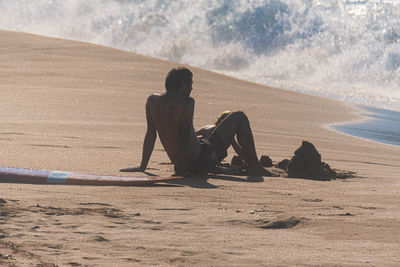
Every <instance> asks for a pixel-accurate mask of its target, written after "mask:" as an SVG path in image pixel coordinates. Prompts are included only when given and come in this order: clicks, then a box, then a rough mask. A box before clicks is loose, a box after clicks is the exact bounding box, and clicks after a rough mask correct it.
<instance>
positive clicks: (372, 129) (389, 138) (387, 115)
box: [329, 106, 400, 147]
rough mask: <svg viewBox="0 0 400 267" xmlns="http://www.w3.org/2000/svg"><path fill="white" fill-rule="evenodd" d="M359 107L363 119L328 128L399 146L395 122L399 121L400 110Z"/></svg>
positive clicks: (397, 126) (399, 138) (399, 131)
mask: <svg viewBox="0 0 400 267" xmlns="http://www.w3.org/2000/svg"><path fill="white" fill-rule="evenodd" d="M359 107H360V108H361V109H362V111H363V112H361V113H360V115H361V116H363V117H364V119H362V120H361V121H353V122H347V123H340V124H334V125H330V126H329V128H331V129H332V130H334V131H339V132H341V133H343V134H346V135H350V136H355V137H358V138H361V139H363V140H368V141H372V142H377V143H380V144H385V145H390V146H394V147H399V146H400V126H399V124H398V123H396V122H398V121H400V112H398V111H393V110H387V109H382V108H376V107H371V106H359Z"/></svg>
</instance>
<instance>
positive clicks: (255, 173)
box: [247, 167, 278, 177]
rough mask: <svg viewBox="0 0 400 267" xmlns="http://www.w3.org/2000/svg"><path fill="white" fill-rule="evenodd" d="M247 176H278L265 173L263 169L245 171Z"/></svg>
mask: <svg viewBox="0 0 400 267" xmlns="http://www.w3.org/2000/svg"><path fill="white" fill-rule="evenodd" d="M247 175H248V176H269V177H277V176H278V175H276V174H274V173H272V172H269V171H267V170H266V169H264V168H263V167H260V168H256V169H248V171H247Z"/></svg>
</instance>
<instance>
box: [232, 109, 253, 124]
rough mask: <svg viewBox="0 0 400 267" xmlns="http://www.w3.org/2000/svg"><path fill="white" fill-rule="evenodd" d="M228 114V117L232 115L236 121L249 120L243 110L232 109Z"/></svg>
mask: <svg viewBox="0 0 400 267" xmlns="http://www.w3.org/2000/svg"><path fill="white" fill-rule="evenodd" d="M229 116H230V117H231V116H232V118H234V119H235V120H237V121H245V122H247V123H248V122H249V119H248V118H247V116H246V114H245V113H244V112H243V111H234V112H232V113H231V114H230V115H229Z"/></svg>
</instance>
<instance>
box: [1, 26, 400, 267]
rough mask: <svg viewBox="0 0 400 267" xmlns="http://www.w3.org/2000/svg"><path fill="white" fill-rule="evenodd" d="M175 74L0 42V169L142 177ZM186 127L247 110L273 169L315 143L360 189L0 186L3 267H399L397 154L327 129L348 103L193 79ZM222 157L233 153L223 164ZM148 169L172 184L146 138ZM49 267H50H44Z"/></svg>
mask: <svg viewBox="0 0 400 267" xmlns="http://www.w3.org/2000/svg"><path fill="white" fill-rule="evenodd" d="M174 66H176V64H175V63H171V62H164V61H160V60H156V59H152V58H149V57H144V56H140V55H136V54H133V53H127V52H122V51H118V50H115V49H110V48H105V47H100V46H95V45H90V44H85V43H80V42H73V41H66V40H59V39H52V38H45V37H39V36H34V35H28V34H22V33H13V32H7V31H0V101H1V104H0V114H1V117H0V120H1V124H0V145H1V150H0V153H1V154H0V155H1V165H2V166H12V167H22V168H36V169H50V170H64V171H75V172H87V173H98V174H111V175H126V174H124V173H119V169H121V168H126V167H131V166H135V165H138V164H139V163H140V159H141V146H142V140H143V137H144V133H145V130H146V128H145V118H144V102H145V100H146V98H147V96H148V95H149V94H150V93H153V92H163V84H164V78H165V75H166V73H167V72H168V71H169V69H170V68H172V67H174ZM191 69H192V70H193V72H194V91H193V97H194V98H195V99H196V110H195V126H196V127H199V126H201V125H204V124H208V123H211V122H213V121H214V119H215V117H216V116H217V115H218V113H219V112H221V111H223V110H235V109H241V110H244V111H245V112H246V113H247V114H248V116H249V118H250V121H251V125H252V128H253V130H254V135H255V141H256V146H257V150H258V153H259V154H260V155H261V154H266V155H269V156H270V157H271V158H272V159H273V160H274V161H278V160H281V159H283V158H289V157H291V155H292V153H293V151H294V150H295V149H296V148H297V147H298V146H299V145H300V144H301V141H302V140H308V141H310V142H312V143H313V144H314V145H315V146H316V147H317V149H318V150H319V151H320V153H321V154H322V158H323V161H326V162H328V163H329V164H330V165H331V166H332V167H334V168H339V169H345V170H351V171H354V172H356V173H357V176H358V177H357V178H352V179H347V180H335V181H330V182H319V181H310V180H302V179H285V178H268V177H265V178H264V179H263V180H256V181H251V180H248V179H247V178H246V177H239V176H229V175H225V176H223V175H210V178H209V179H208V180H199V179H197V180H196V179H187V180H185V181H183V182H181V183H180V184H166V185H159V186H154V187H90V186H83V187H79V186H40V185H25V184H5V183H3V184H0V224H1V227H0V265H5V266H7V265H9V266H14V265H16V266H32V265H33V266H34V265H36V264H39V265H40V264H43V265H45V266H52V265H53V264H54V265H58V266H109V265H117V266H132V265H137V266H143V265H202V266H209V265H214V266H215V265H218V266H221V265H222V266H232V265H245V266H259V265H294V264H298V265H377V266H382V265H392V266H395V265H398V264H400V256H398V255H399V253H398V252H399V251H400V245H399V244H400V228H399V227H398V226H399V225H400V198H399V192H400V183H399V179H398V177H399V176H400V163H399V158H400V149H399V148H398V147H392V146H386V145H381V144H377V143H373V142H369V141H364V140H361V139H358V138H354V137H349V136H346V135H342V134H340V133H336V132H333V131H330V130H328V129H327V125H328V124H332V123H338V122H343V121H348V120H355V119H360V116H359V115H357V113H356V112H357V109H356V108H355V107H351V106H348V105H347V104H344V103H340V102H336V101H332V100H327V99H323V98H319V97H313V96H308V95H303V94H298V93H293V92H287V91H283V90H279V89H275V88H269V87H265V86H260V85H256V84H252V83H249V82H245V81H240V80H236V79H233V78H229V77H226V76H222V75H218V74H215V73H211V72H208V71H204V70H200V69H196V68H191ZM231 156H232V153H230V156H228V157H229V158H230V157H231ZM149 167H150V169H149V170H148V171H149V172H150V173H153V174H157V175H171V174H172V173H173V172H172V166H171V165H170V164H169V160H168V158H167V156H166V154H165V152H164V151H163V149H162V146H161V145H160V142H159V141H157V143H156V147H155V151H154V152H153V155H152V158H151V161H150V164H149ZM46 264H48V265H46Z"/></svg>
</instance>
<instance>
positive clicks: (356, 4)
mask: <svg viewBox="0 0 400 267" xmlns="http://www.w3.org/2000/svg"><path fill="white" fill-rule="evenodd" d="M399 14H400V5H399V4H397V2H396V1H388V0H386V1H384V0H374V1H372V0H369V1H367V0H353V1H349V0H347V1H343V0H264V1H262V0H225V1H224V0H220V1H218V0H199V1H188V0H186V1H185V0H181V1H177V0H175V1H168V0H132V1H129V0H85V1H82V0H67V1H61V0H36V1H28V0H20V1H8V0H0V28H3V29H9V30H16V31H24V32H30V33H36V34H41V35H47V36H55V37H62V38H67V39H73V40H81V41H86V42H91V43H96V44H101V45H105V46H110V47H115V48H119V49H123V50H127V51H132V52H136V53H140V54H144V55H149V56H153V57H157V58H161V59H166V60H171V61H175V62H181V63H188V64H191V65H194V66H199V67H202V68H206V69H210V70H214V71H217V72H221V73H225V74H228V75H231V76H234V77H238V78H242V79H246V80H249V81H253V82H257V83H261V84H266V85H272V86H277V87H280V88H285V89H290V90H297V91H303V92H307V93H311V94H317V95H322V96H327V97H331V98H337V99H342V100H346V101H350V102H352V103H357V104H364V105H372V106H377V107H381V108H388V109H393V110H400V16H399Z"/></svg>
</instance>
